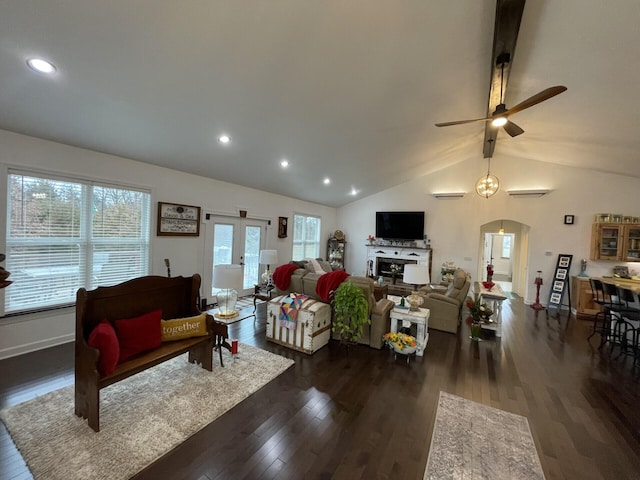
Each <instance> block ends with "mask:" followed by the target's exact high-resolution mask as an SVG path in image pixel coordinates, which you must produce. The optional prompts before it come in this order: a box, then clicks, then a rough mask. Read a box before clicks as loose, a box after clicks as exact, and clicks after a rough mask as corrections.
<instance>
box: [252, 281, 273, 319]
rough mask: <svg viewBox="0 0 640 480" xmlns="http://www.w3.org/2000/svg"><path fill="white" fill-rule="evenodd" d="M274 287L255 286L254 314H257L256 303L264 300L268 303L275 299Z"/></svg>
mask: <svg viewBox="0 0 640 480" xmlns="http://www.w3.org/2000/svg"><path fill="white" fill-rule="evenodd" d="M274 290H275V287H274V286H273V285H254V286H253V313H254V314H255V313H256V301H257V300H264V301H265V302H268V301H269V300H271V298H272V297H273V291H274Z"/></svg>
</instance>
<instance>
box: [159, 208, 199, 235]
mask: <svg viewBox="0 0 640 480" xmlns="http://www.w3.org/2000/svg"><path fill="white" fill-rule="evenodd" d="M157 235H158V236H184V237H197V236H199V235H200V207H194V206H192V205H178V204H176V203H165V202H158V229H157Z"/></svg>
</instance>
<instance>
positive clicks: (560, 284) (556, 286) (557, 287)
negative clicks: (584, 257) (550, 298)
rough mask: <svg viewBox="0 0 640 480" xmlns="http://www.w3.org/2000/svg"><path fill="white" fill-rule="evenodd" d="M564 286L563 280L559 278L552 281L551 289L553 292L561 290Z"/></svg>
mask: <svg viewBox="0 0 640 480" xmlns="http://www.w3.org/2000/svg"><path fill="white" fill-rule="evenodd" d="M563 288H564V282H563V281H561V280H556V281H555V282H553V291H554V292H562V289H563Z"/></svg>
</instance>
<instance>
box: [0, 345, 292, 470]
mask: <svg viewBox="0 0 640 480" xmlns="http://www.w3.org/2000/svg"><path fill="white" fill-rule="evenodd" d="M223 352H224V354H225V357H224V364H225V367H224V368H221V367H220V366H219V363H218V362H217V361H216V360H217V358H216V357H217V354H216V355H215V357H214V362H215V363H216V364H217V365H215V366H214V369H213V372H208V371H207V370H204V369H203V368H201V367H200V366H198V365H194V364H191V363H189V362H188V361H187V354H185V355H182V356H180V357H178V358H174V359H173V360H170V361H167V362H164V363H162V364H160V365H158V366H156V367H154V368H152V369H149V370H145V371H144V372H141V373H139V374H137V375H134V376H133V377H130V378H128V379H126V380H123V381H122V382H119V383H117V384H114V385H111V386H110V387H107V388H105V389H103V390H102V391H101V394H100V432H98V433H95V432H94V431H93V430H91V428H89V426H88V425H87V422H86V421H85V420H82V419H80V418H78V417H76V416H75V414H74V412H73V386H69V387H65V388H62V389H60V390H56V391H55V392H51V393H48V394H46V395H43V396H41V397H38V398H35V399H33V400H30V401H28V402H25V403H23V404H20V405H16V406H15V407H11V408H7V409H4V410H2V411H0V418H1V419H2V421H3V422H4V423H5V425H6V426H7V428H8V430H9V432H10V433H11V436H12V438H13V440H14V442H15V443H16V445H17V447H18V449H19V450H20V453H22V456H23V457H24V459H25V461H26V462H27V465H28V466H29V469H30V470H31V473H32V474H33V476H34V477H35V478H36V479H47V480H54V479H64V480H73V479H78V480H79V479H82V480H87V479H109V480H112V479H126V478H130V477H131V476H132V475H134V474H135V473H137V472H138V471H140V470H142V469H143V468H144V467H145V466H147V465H148V464H150V463H152V462H153V461H154V460H156V459H157V458H159V457H160V456H162V455H163V454H164V453H166V452H168V451H169V450H171V449H172V448H173V447H175V446H177V445H179V444H180V443H182V442H184V441H185V440H186V439H187V438H188V437H189V436H191V435H193V434H194V433H196V432H197V431H198V430H200V429H202V428H203V427H204V426H206V425H208V424H209V423H211V422H212V421H213V420H215V419H216V418H217V417H219V416H220V415H222V414H223V413H225V412H226V411H227V410H229V409H230V408H232V407H233V406H234V405H236V404H238V403H240V402H241V401H242V400H244V399H245V398H247V397H248V396H249V395H251V394H252V393H253V392H255V391H257V390H258V389H260V388H261V387H263V386H264V385H266V384H267V383H268V382H270V381H271V380H273V379H274V378H275V377H277V376H278V375H280V374H281V373H283V372H284V371H285V370H286V369H287V368H289V367H290V366H291V365H293V363H294V362H293V360H289V359H287V358H284V357H281V356H279V355H274V354H272V353H269V352H266V351H264V350H260V349H258V348H255V347H251V346H248V345H244V344H241V345H240V348H239V354H238V356H237V358H236V360H235V361H234V360H232V358H231V354H229V352H228V351H227V350H223Z"/></svg>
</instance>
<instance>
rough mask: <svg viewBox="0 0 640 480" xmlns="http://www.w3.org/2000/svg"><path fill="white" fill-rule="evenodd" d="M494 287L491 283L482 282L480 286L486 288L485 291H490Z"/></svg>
mask: <svg viewBox="0 0 640 480" xmlns="http://www.w3.org/2000/svg"><path fill="white" fill-rule="evenodd" d="M494 285H495V283H493V282H482V286H483V287H484V288H486V289H487V290H489V291H491V289H492V288H493V286H494Z"/></svg>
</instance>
